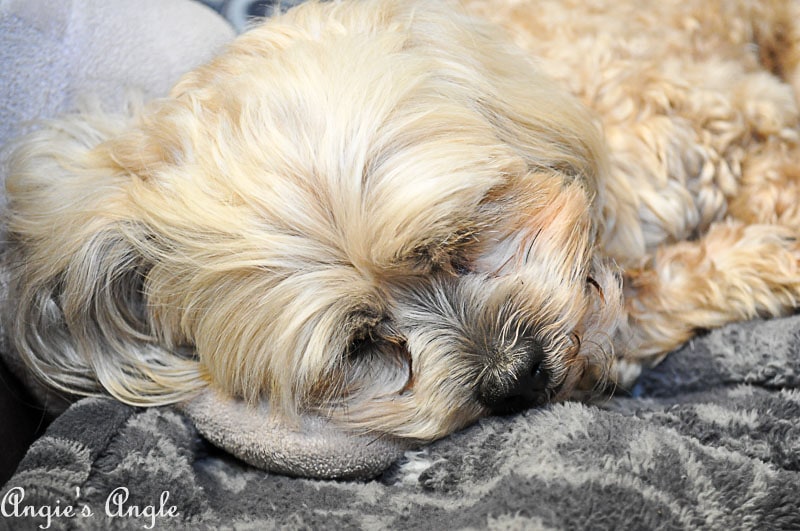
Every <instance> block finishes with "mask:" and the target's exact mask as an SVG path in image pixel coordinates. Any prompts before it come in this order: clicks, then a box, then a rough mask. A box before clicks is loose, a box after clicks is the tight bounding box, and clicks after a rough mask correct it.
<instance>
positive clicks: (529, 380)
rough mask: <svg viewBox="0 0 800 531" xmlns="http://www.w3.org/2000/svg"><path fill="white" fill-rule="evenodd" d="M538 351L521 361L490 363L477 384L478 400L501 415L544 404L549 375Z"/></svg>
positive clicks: (516, 358)
mask: <svg viewBox="0 0 800 531" xmlns="http://www.w3.org/2000/svg"><path fill="white" fill-rule="evenodd" d="M543 357H544V356H543V355H542V352H541V349H538V348H534V349H531V350H529V351H528V352H527V355H526V356H523V357H522V358H521V359H520V358H519V357H515V359H514V360H513V361H511V362H509V361H506V360H499V361H498V360H491V361H489V363H490V365H489V366H487V370H486V371H485V372H484V374H483V377H482V379H481V381H480V382H479V383H478V400H479V401H480V402H481V404H483V405H484V406H486V407H488V408H489V409H491V410H492V413H494V414H498V415H505V414H509V413H515V412H517V411H522V410H524V409H528V408H530V407H533V406H537V405H541V404H543V403H545V402H546V401H547V383H548V380H549V378H550V375H549V372H548V371H547V369H546V368H545V367H544V363H543Z"/></svg>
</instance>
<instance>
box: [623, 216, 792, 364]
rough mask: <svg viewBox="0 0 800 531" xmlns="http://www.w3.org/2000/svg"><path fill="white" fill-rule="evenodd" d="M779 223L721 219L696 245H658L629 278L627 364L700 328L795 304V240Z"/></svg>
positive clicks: (652, 357) (650, 358)
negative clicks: (647, 260)
mask: <svg viewBox="0 0 800 531" xmlns="http://www.w3.org/2000/svg"><path fill="white" fill-rule="evenodd" d="M796 236H797V231H796V230H794V229H792V228H789V227H785V226H780V225H768V224H759V225H747V224H745V223H743V222H741V221H738V220H731V221H727V222H721V223H718V224H716V225H715V226H713V227H712V228H711V230H710V231H709V232H708V233H707V234H706V235H705V236H704V237H703V238H702V239H700V240H697V241H691V242H680V243H676V244H674V245H670V246H666V247H663V248H661V249H660V250H659V251H658V252H657V253H656V255H655V257H654V258H653V259H652V261H651V264H649V265H648V266H647V267H645V268H642V269H639V270H634V271H629V272H628V273H627V274H626V299H627V308H626V309H627V312H628V322H629V326H630V328H629V332H630V334H629V335H628V336H627V337H626V338H621V341H623V342H624V344H620V345H619V347H620V352H621V353H622V352H624V354H623V356H625V357H626V358H627V361H634V362H645V363H647V362H654V361H658V360H659V359H660V357H661V355H663V354H666V353H667V352H669V351H671V350H673V349H674V348H676V347H678V346H680V345H681V344H682V343H684V342H685V341H687V340H688V339H689V338H691V337H692V335H693V334H694V333H695V332H696V331H697V330H698V329H707V328H715V327H719V326H722V325H724V324H726V323H729V322H733V321H741V320H746V319H751V318H754V317H757V316H779V315H785V314H787V313H789V312H791V311H792V310H793V309H794V308H795V307H797V305H798V303H800V242H798V241H797V238H796Z"/></svg>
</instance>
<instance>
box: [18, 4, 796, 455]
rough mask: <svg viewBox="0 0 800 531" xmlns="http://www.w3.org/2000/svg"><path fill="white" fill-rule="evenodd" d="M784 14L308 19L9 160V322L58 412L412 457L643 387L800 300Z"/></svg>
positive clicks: (378, 9) (267, 30)
mask: <svg viewBox="0 0 800 531" xmlns="http://www.w3.org/2000/svg"><path fill="white" fill-rule="evenodd" d="M798 6H800V4H799V3H798V2H796V1H793V0H775V1H764V2H752V1H747V0H718V1H714V0H659V1H643V2H637V3H631V2H617V1H616V0H571V1H564V0H552V1H550V0H540V1H533V0H531V1H524V0H493V1H491V2H486V1H477V0H476V1H473V2H466V3H465V5H462V6H452V5H449V4H445V3H439V2H430V1H424V2H406V1H393V0H363V1H354V2H347V1H345V2H334V3H330V4H327V3H324V4H318V3H308V4H305V5H302V6H300V7H298V8H296V9H294V10H292V11H290V12H289V13H288V14H286V15H284V16H280V17H278V18H276V19H273V20H269V21H267V22H266V23H264V24H263V25H262V26H260V27H257V28H254V29H253V30H252V31H250V32H248V33H246V34H245V35H243V36H241V37H240V38H239V39H238V40H236V41H235V42H234V43H233V44H232V45H231V46H230V47H229V49H228V50H227V51H226V52H225V53H224V54H222V55H221V56H220V57H218V58H217V59H215V60H214V61H212V62H211V63H209V64H208V65H206V66H203V67H202V68H199V69H198V70H196V71H194V72H191V73H189V74H187V75H186V76H185V77H184V78H183V79H182V80H181V81H180V82H179V83H178V84H177V86H176V87H175V88H174V90H173V91H172V93H171V95H170V96H169V97H168V98H165V99H162V100H159V101H156V102H153V103H151V104H148V105H147V106H146V107H144V108H137V109H134V110H132V112H131V113H130V116H111V115H104V114H102V113H97V112H94V113H83V114H78V115H74V116H70V117H66V118H64V119H63V120H59V121H56V122H52V123H50V124H49V125H48V126H47V127H45V128H43V129H41V130H39V131H38V132H36V133H35V134H33V135H32V136H30V137H28V138H26V139H24V140H23V142H22V144H21V145H20V147H19V148H18V149H17V150H16V153H15V155H14V159H13V161H12V165H11V172H10V177H9V178H8V182H7V191H8V197H9V207H8V230H9V237H10V242H11V243H10V253H9V257H10V260H11V264H12V267H13V280H12V284H11V297H12V300H14V301H16V304H17V306H16V307H15V308H14V309H13V312H11V313H10V315H9V316H8V317H7V330H9V332H10V334H11V336H12V338H13V340H14V342H15V346H16V349H17V351H18V353H19V355H20V356H21V357H22V358H23V359H24V360H25V362H26V363H27V364H28V366H29V367H30V369H31V371H32V372H33V373H34V374H36V375H37V376H38V377H40V378H41V379H42V380H43V381H44V382H46V383H47V384H49V385H51V386H54V387H55V388H57V389H61V390H64V391H68V392H71V393H79V394H81V393H88V394H91V393H98V392H107V393H110V394H111V395H113V396H115V397H117V398H118V399H120V400H122V401H125V402H128V403H131V404H137V405H157V404H166V403H171V402H176V401H181V400H185V399H188V398H190V397H192V396H193V394H194V393H196V392H197V391H198V390H199V389H202V388H204V387H206V386H213V387H216V388H219V389H221V390H223V391H224V392H226V393H228V394H229V395H232V396H237V397H243V398H245V399H247V400H248V401H250V402H256V401H258V400H269V401H270V403H271V405H272V407H273V411H276V412H278V414H280V415H282V416H284V417H285V418H287V419H292V418H294V416H295V415H297V414H298V413H301V412H307V411H312V412H317V413H320V414H323V415H325V416H327V417H329V418H330V419H331V420H332V421H333V422H336V423H337V424H338V425H341V426H343V427H345V428H346V429H353V430H358V431H361V430H363V431H367V432H371V433H375V434H379V435H388V436H394V437H402V438H409V439H415V440H432V439H435V438H438V437H441V436H444V435H446V434H448V433H450V432H452V431H453V430H456V429H458V428H459V427H462V426H464V425H466V424H468V423H470V422H472V421H474V420H475V419H477V418H479V417H481V416H483V415H486V414H489V413H492V412H498V411H499V412H503V411H510V410H515V409H518V408H520V407H527V406H531V405H536V404H539V403H543V402H546V401H548V400H557V399H562V398H564V397H568V396H570V395H571V394H572V393H573V392H574V391H575V390H576V389H579V388H585V387H586V386H587V385H591V384H592V383H597V382H599V383H601V384H602V383H606V382H622V383H626V382H628V381H629V380H630V379H631V378H632V377H635V375H636V371H637V370H638V367H640V366H641V365H642V364H643V363H652V362H655V361H657V360H658V359H660V358H661V357H662V356H663V355H664V354H665V353H666V352H668V351H670V350H671V349H673V348H675V347H677V346H678V345H680V344H681V343H683V342H685V341H686V340H687V339H689V338H690V337H691V336H692V334H693V333H695V331H696V330H697V329H703V328H709V327H716V326H720V325H723V324H725V323H727V322H730V321H735V320H742V319H748V318H752V317H755V316H776V315H782V314H786V313H789V312H791V311H793V310H794V308H795V307H796V306H797V305H798V300H799V298H800V270H798V258H800V248H799V246H798V243H797V235H798V234H797V232H798V228H800V211H798V208H799V207H798V205H800V186H798V183H800V166H799V165H798V154H800V151H798V131H799V129H798V103H797V97H796V95H797V90H798V89H800V71H799V70H798V62H800V33H798V28H797V27H796V25H795V24H796V23H797V21H800V8H799V7H798ZM462 8H466V10H467V11H471V12H472V13H471V14H465V13H463V12H462ZM474 15H478V17H475V16H474ZM483 19H490V20H492V21H493V22H495V23H497V24H499V25H500V26H504V27H505V30H500V29H496V28H495V26H494V25H493V24H488V23H487V22H486V21H485V20H483ZM506 31H507V32H510V34H511V38H509V37H508V36H507V35H506V33H505V32H506ZM512 40H513V41H515V44H514V43H512V42H511V41H512Z"/></svg>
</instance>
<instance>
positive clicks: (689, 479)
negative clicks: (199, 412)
mask: <svg viewBox="0 0 800 531" xmlns="http://www.w3.org/2000/svg"><path fill="white" fill-rule="evenodd" d="M799 336H800V316H798V317H793V318H787V319H782V320H775V321H766V322H752V323H744V324H740V325H735V326H730V327H728V328H725V329H722V330H718V331H714V332H711V333H710V334H708V335H706V336H704V337H701V338H698V339H695V340H694V341H693V342H691V343H690V344H688V345H686V346H685V347H684V348H682V349H681V350H679V351H678V352H676V353H674V354H673V355H671V356H670V357H669V358H668V359H667V361H665V362H664V363H663V364H661V365H660V366H659V367H658V368H656V369H655V370H654V371H652V372H650V373H648V374H646V375H645V376H644V377H643V378H642V380H641V382H640V384H639V386H638V387H637V389H636V394H637V395H638V396H635V397H617V398H614V399H612V400H609V401H606V402H605V403H602V404H599V405H584V404H576V403H568V404H559V405H553V406H549V407H546V408H543V409H539V410H533V411H529V412H526V413H524V414H520V415H517V416H513V417H508V418H491V419H486V420H484V421H482V422H480V423H478V424H477V425H474V426H472V427H470V428H468V429H466V430H464V431H463V432H461V433H458V434H456V435H454V436H451V437H449V438H447V439H445V440H442V441H440V442H438V443H436V444H433V445H431V446H430V447H428V448H426V449H424V450H422V451H420V452H416V453H408V454H406V457H405V458H403V459H402V460H401V461H400V462H398V463H397V464H395V465H394V466H392V467H391V468H390V469H389V470H388V471H387V472H386V473H384V474H383V475H382V476H380V477H378V478H377V479H375V480H372V481H368V482H336V481H314V480H307V479H293V478H289V477H284V476H280V475H272V474H269V473H266V472H263V471H261V470H258V469H255V468H252V467H250V466H248V465H245V464H244V463H242V462H240V461H238V460H236V459H235V458H233V457H230V456H229V455H226V454H224V453H223V452H221V451H219V450H217V449H215V448H214V447H212V446H211V445H210V444H208V443H207V442H205V441H204V440H203V439H202V438H200V437H199V436H198V434H197V432H196V431H195V429H194V428H193V426H192V424H191V423H190V422H189V421H188V420H187V419H186V417H184V416H182V415H181V414H179V413H177V412H175V411H174V410H172V409H166V408H164V409H149V410H142V409H135V408H131V407H128V406H124V405H121V404H118V403H116V402H113V401H111V400H104V399H86V400H82V401H81V402H78V403H77V404H75V405H73V406H72V407H71V408H70V409H69V410H68V411H67V412H66V413H65V414H64V415H63V416H62V417H60V418H59V419H58V420H57V421H56V422H55V423H54V424H53V425H52V426H51V427H50V429H49V431H48V432H47V434H46V435H45V436H44V437H42V438H41V439H40V440H39V441H38V442H36V443H35V444H34V446H33V447H32V448H31V450H30V451H29V453H28V455H27V456H26V458H25V460H24V461H23V462H22V464H21V465H20V468H19V470H18V471H17V473H16V475H15V476H14V477H13V478H12V479H11V480H10V481H9V483H8V484H7V485H5V487H4V488H3V490H2V492H0V496H2V497H3V507H2V509H3V511H4V514H5V515H6V516H5V518H4V519H3V520H0V527H2V526H3V525H6V526H7V527H9V528H11V529H28V528H30V529H33V528H34V527H35V526H36V525H46V524H47V519H48V516H47V513H48V511H49V513H50V515H51V516H50V523H51V526H50V528H52V529H63V528H70V529H72V528H79V529H82V528H86V527H88V528H93V529H107V528H108V527H109V526H113V528H120V527H121V528H130V529H142V528H148V529H149V528H152V527H153V526H154V527H155V528H157V529H182V528H186V529H204V528H219V527H225V528H246V529H269V528H272V527H275V526H288V527H290V528H328V529H347V528H365V529H374V528H392V529H451V528H465V527H471V528H484V527H490V528H502V529H520V528H522V529H527V528H532V529H539V528H544V529H551V528H555V529H700V528H702V529H800V389H799V387H800V337H799ZM67 509H70V510H69V511H68V510H67ZM25 510H28V513H27V514H28V515H30V514H31V513H33V514H35V516H33V517H26V516H22V514H23V513H24V511H25ZM58 510H60V511H61V512H60V513H59V514H56V513H57V511H58ZM14 511H16V513H15V512H14ZM66 513H69V514H66ZM90 513H91V514H90Z"/></svg>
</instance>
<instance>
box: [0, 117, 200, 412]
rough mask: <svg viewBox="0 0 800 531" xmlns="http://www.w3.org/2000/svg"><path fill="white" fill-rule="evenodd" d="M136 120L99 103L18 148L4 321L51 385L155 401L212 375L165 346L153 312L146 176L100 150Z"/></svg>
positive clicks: (11, 179)
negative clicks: (132, 198) (140, 207)
mask: <svg viewBox="0 0 800 531" xmlns="http://www.w3.org/2000/svg"><path fill="white" fill-rule="evenodd" d="M130 121H131V118H130V117H129V116H111V115H107V114H103V113H102V112H99V111H98V110H97V109H93V110H92V111H91V112H88V113H78V114H74V115H71V116H67V117H65V118H63V119H59V120H57V121H53V122H50V123H47V124H45V127H42V128H41V129H39V130H38V131H35V132H34V133H31V134H30V135H28V136H27V137H25V138H23V139H22V140H21V141H20V142H19V144H18V145H17V146H16V148H15V149H14V151H13V152H12V154H11V156H10V159H9V175H8V178H7V182H6V189H7V196H8V207H7V212H6V223H7V230H8V249H7V252H6V264H7V266H8V267H9V269H10V277H11V278H10V281H9V293H8V294H7V296H8V300H7V302H6V304H5V305H4V306H5V308H6V315H5V316H4V320H5V324H6V327H5V330H6V331H7V333H8V334H9V335H10V339H11V341H12V342H13V344H14V346H15V348H16V351H17V354H18V355H19V356H20V357H21V358H22V359H23V361H25V363H26V364H27V365H28V367H29V368H30V369H31V371H32V372H33V373H34V375H36V376H37V377H39V378H40V379H42V380H43V381H44V382H45V383H46V384H48V385H50V386H52V387H55V388H57V389H60V390H62V391H65V392H68V393H71V394H74V393H77V394H94V393H97V392H99V391H101V390H102V389H105V390H106V391H107V392H109V393H110V394H112V395H114V396H115V397H117V398H118V399H120V400H122V401H125V402H128V403H132V404H136V405H155V404H162V403H167V402H174V401H175V400H177V399H180V398H183V397H186V396H188V395H189V394H190V393H191V392H192V391H194V390H196V389H198V388H199V387H201V386H202V385H204V383H203V382H202V380H201V377H200V371H199V365H198V363H197V362H196V361H195V360H193V359H191V357H190V356H183V355H180V354H178V353H177V346H176V349H174V351H173V349H165V348H164V346H163V344H164V342H163V341H159V339H161V338H157V337H155V333H154V332H153V329H152V326H151V323H150V319H149V317H148V312H147V301H146V294H145V292H144V289H143V285H144V279H145V277H146V275H147V273H148V268H149V266H150V264H149V263H148V259H147V257H146V256H145V255H144V254H143V253H142V252H141V249H140V247H141V246H139V245H137V244H136V242H137V241H138V242H144V241H146V240H147V233H146V229H145V228H144V225H143V224H142V223H140V222H139V220H137V219H135V216H134V215H133V209H132V208H131V207H130V205H129V204H128V200H127V194H126V187H127V186H128V185H129V183H130V182H131V180H132V179H136V178H139V177H136V176H133V175H131V174H130V173H129V169H126V168H123V167H122V166H121V165H120V164H118V163H116V162H114V161H113V160H112V158H111V157H109V155H108V153H109V151H108V150H103V149H97V146H101V145H103V143H104V142H106V141H107V140H108V139H109V138H111V137H113V136H116V135H118V134H119V133H120V132H121V131H122V130H124V129H125V128H126V127H127V126H128V125H129V122H130ZM147 153H148V152H147V150H142V151H140V158H139V160H140V162H142V163H143V164H145V165H146V164H147V160H146V158H147V157H146V155H147ZM153 156H154V157H157V156H158V154H154V155H153ZM160 345H161V346H160Z"/></svg>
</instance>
